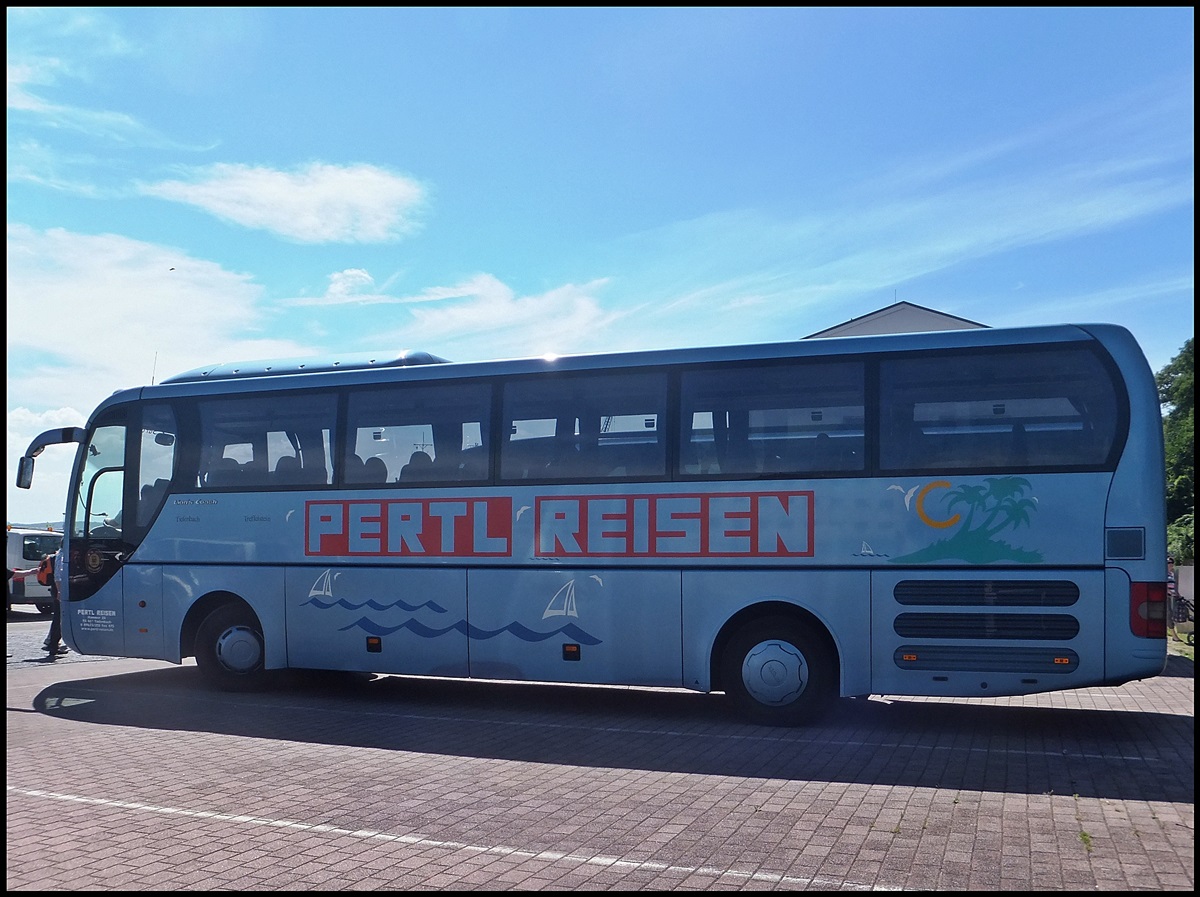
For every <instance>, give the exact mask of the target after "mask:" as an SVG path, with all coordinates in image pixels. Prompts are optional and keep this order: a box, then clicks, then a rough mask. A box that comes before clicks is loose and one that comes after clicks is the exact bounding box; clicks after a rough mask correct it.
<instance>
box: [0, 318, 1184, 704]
mask: <svg viewBox="0 0 1200 897" xmlns="http://www.w3.org/2000/svg"><path fill="white" fill-rule="evenodd" d="M59 443H78V444H79V447H78V449H77V458H76V461H75V466H74V471H73V476H72V486H71V490H70V494H69V496H68V506H67V532H66V535H65V542H64V552H63V555H64V558H65V560H64V561H63V564H64V566H65V570H63V571H62V573H63V575H62V576H61V578H60V582H61V583H63V588H62V599H63V601H64V605H63V608H64V612H63V632H64V638H65V640H66V642H67V644H68V645H70V646H71V647H72V648H73V649H75V650H76V651H79V652H80V653H82V654H94V655H115V656H125V657H144V658H156V659H162V660H168V661H172V662H176V663H180V662H182V661H183V660H184V659H185V658H187V657H193V656H194V657H195V659H196V664H197V666H198V667H199V670H200V671H201V673H202V674H203V675H204V677H206V679H207V680H210V681H211V682H212V683H213V684H214V685H216V686H217V687H219V688H223V689H229V690H239V689H249V688H254V687H257V686H258V685H259V684H260V683H261V682H262V680H263V678H264V677H265V676H267V675H269V673H270V671H273V670H279V669H284V668H289V667H293V668H305V669H323V670H344V671H357V672H362V673H376V674H398V675H419V676H443V677H460V678H471V679H488V680H519V681H527V682H551V683H580V684H583V683H587V684H593V685H623V686H648V687H672V688H683V689H692V690H697V691H701V692H723V693H724V694H725V695H726V696H727V699H728V700H729V701H730V703H731V704H732V705H733V706H734V707H735V708H737V709H738V710H740V711H741V712H742V713H744V714H745V715H746V717H748V718H749V719H751V720H753V721H756V722H760V723H765V724H772V725H795V724H798V723H801V722H804V721H807V720H811V719H814V718H816V717H817V716H818V714H819V713H820V712H821V711H822V710H823V709H825V708H826V707H827V706H828V704H829V702H830V701H831V699H833V698H835V697H837V696H852V695H868V694H889V695H927V696H970V697H980V696H989V697H993V696H1003V695H1021V694H1028V693H1034V692H1045V691H1053V690H1060V689H1069V688H1079V687H1083V686H1098V685H1118V684H1121V683H1124V682H1128V681H1131V680H1134V679H1140V678H1145V677H1149V676H1154V675H1156V674H1158V673H1159V672H1161V670H1162V669H1163V666H1164V664H1165V661H1166V639H1165V635H1166V629H1165V597H1166V585H1165V581H1166V570H1165V561H1164V559H1165V557H1166V544H1165V540H1166V520H1165V509H1164V494H1165V490H1164V463H1163V435H1162V424H1161V418H1160V408H1159V402H1158V394H1157V390H1156V388H1155V382H1154V376H1153V374H1152V372H1151V371H1150V369H1149V366H1148V364H1147V362H1146V359H1145V357H1144V355H1143V353H1142V352H1141V350H1140V348H1139V347H1138V345H1137V343H1136V341H1135V340H1134V338H1133V337H1132V336H1131V335H1130V333H1129V332H1127V331H1126V330H1125V329H1123V328H1120V327H1117V326H1114V325H1106V324H1084V325H1054V326H1040V327H1027V328H1012V329H979V330H960V331H947V332H936V333H911V334H900V335H886V336H868V337H852V338H837V339H811V340H799V341H794V342H785V343H775V344H762V345H744V346H728V347H720V348H706V349H670V350H657V351H641V352H622V353H606V354H594V355H576V356H563V357H545V358H526V359H515V360H503V361H484V362H471V363H450V362H447V361H445V360H444V359H441V358H438V357H436V356H433V355H429V354H427V353H422V352H404V353H401V354H400V355H399V356H398V357H389V358H370V357H359V358H345V359H340V360H338V359H328V360H323V361H322V360H313V359H302V360H290V361H288V360H285V361H274V362H257V363H248V364H221V365H215V366H212V367H208V368H202V369H197V370H194V371H190V372H187V373H184V374H180V375H178V376H175V377H171V378H169V379H167V380H164V381H163V382H162V383H160V384H158V385H154V386H144V387H140V388H136V389H129V390H124V391H121V392H118V393H116V394H114V395H113V396H111V397H110V398H108V399H107V400H105V401H104V402H103V403H101V405H100V406H99V407H98V408H97V409H96V410H95V412H94V413H93V414H92V416H91V419H90V420H89V421H88V423H87V425H86V426H85V427H82V428H74V427H69V428H65V429H55V430H50V431H48V432H46V433H43V434H42V435H40V436H39V437H38V438H37V439H35V440H34V441H33V443H32V444H31V445H30V446H29V449H28V451H27V453H26V455H25V457H24V458H22V459H21V464H20V470H19V473H18V485H19V486H22V487H25V488H28V487H29V485H30V483H31V481H32V476H33V459H34V457H35V456H36V455H38V454H39V453H40V452H41V451H42V450H43V449H44V448H45V447H46V446H48V445H54V444H59Z"/></svg>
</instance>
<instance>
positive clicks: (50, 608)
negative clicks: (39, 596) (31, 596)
mask: <svg viewBox="0 0 1200 897" xmlns="http://www.w3.org/2000/svg"><path fill="white" fill-rule="evenodd" d="M34 607H36V608H37V612H38V613H39V614H52V613H54V605H53V604H35V605H34Z"/></svg>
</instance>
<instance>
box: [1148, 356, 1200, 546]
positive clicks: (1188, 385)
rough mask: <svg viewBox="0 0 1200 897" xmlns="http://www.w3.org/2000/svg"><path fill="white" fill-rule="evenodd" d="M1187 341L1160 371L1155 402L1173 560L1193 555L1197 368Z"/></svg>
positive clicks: (1168, 543) (1168, 536)
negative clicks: (1160, 420) (1160, 422)
mask: <svg viewBox="0 0 1200 897" xmlns="http://www.w3.org/2000/svg"><path fill="white" fill-rule="evenodd" d="M1192 343H1193V340H1192V339H1189V340H1188V341H1187V342H1186V343H1184V344H1183V348H1182V349H1180V350H1179V354H1178V355H1176V356H1175V357H1174V358H1173V359H1171V363H1170V364H1168V365H1167V366H1166V367H1165V368H1163V369H1162V370H1161V371H1159V372H1158V373H1157V374H1156V375H1155V377H1154V379H1155V382H1156V383H1157V384H1158V400H1159V402H1160V403H1161V404H1162V407H1163V443H1164V445H1165V448H1166V463H1167V546H1168V548H1169V549H1170V551H1171V553H1172V554H1174V555H1175V558H1176V560H1179V561H1190V560H1193V559H1194V558H1195V556H1196V548H1195V546H1196V541H1195V524H1194V519H1195V509H1196V426H1195V420H1196V418H1195V408H1196V392H1195V380H1196V365H1195V360H1194V356H1193V348H1192Z"/></svg>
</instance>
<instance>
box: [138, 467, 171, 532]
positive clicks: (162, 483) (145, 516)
mask: <svg viewBox="0 0 1200 897" xmlns="http://www.w3.org/2000/svg"><path fill="white" fill-rule="evenodd" d="M170 485H171V481H170V480H168V479H164V478H163V477H159V478H158V479H157V480H155V481H154V482H153V483H147V484H146V485H144V486H143V487H142V496H141V503H140V504H139V505H138V523H139V524H144V523H147V522H149V520H150V515H151V514H153V513H154V511H155V510H157V508H158V506H159V505H160V504H162V500H163V497H164V496H165V495H166V494H167V489H168V488H169V487H170Z"/></svg>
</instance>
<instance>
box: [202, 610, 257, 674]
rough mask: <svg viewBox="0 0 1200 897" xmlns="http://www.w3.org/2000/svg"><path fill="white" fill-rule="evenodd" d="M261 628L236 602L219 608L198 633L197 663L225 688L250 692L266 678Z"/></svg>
mask: <svg viewBox="0 0 1200 897" xmlns="http://www.w3.org/2000/svg"><path fill="white" fill-rule="evenodd" d="M265 653H266V652H265V650H264V648H263V635H262V627H261V626H260V625H259V623H258V620H257V619H256V618H255V616H254V614H253V613H252V612H251V611H250V610H249V609H248V608H245V607H243V606H241V605H237V604H225V605H222V606H221V607H218V608H217V609H216V610H214V611H213V612H212V613H210V614H209V615H208V616H207V617H205V618H204V622H202V623H201V624H200V628H199V629H198V630H197V632H196V666H197V667H199V668H200V673H201V675H203V676H204V678H205V679H206V680H208V682H209V683H210V684H212V685H214V686H216V687H217V688H219V689H221V690H222V691H249V690H252V689H255V688H258V687H260V686H261V685H262V684H263V680H264V679H265V677H266V673H265V667H264V665H263V660H264V656H265Z"/></svg>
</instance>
